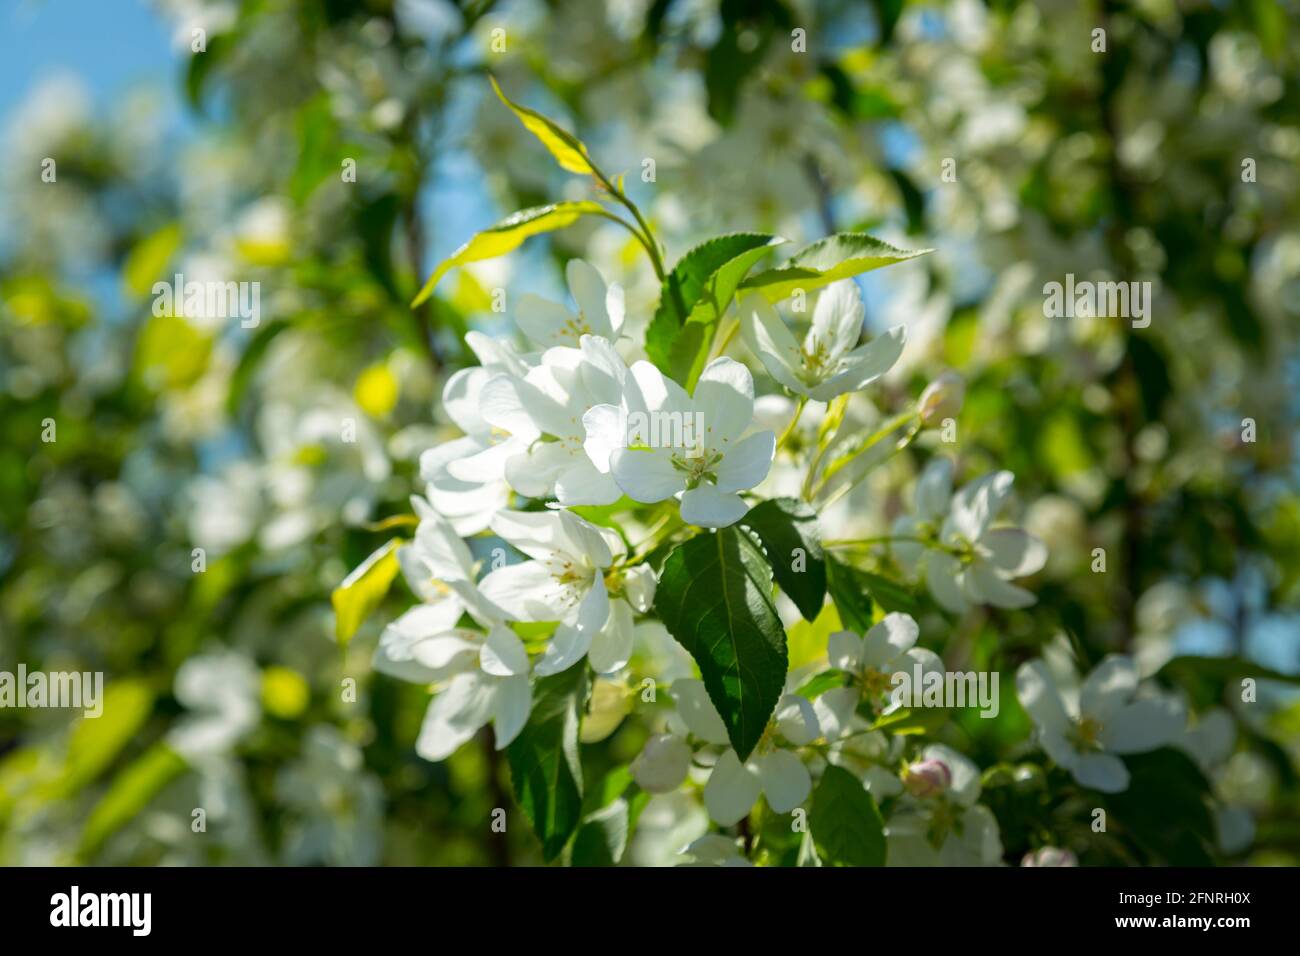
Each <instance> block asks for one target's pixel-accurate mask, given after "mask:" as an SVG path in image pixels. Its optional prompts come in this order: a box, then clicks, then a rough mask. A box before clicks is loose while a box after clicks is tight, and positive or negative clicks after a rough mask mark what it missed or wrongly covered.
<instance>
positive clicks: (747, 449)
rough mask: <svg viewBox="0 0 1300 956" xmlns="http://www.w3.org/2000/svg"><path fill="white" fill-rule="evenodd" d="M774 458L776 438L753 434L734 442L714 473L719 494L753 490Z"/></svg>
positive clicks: (769, 434)
mask: <svg viewBox="0 0 1300 956" xmlns="http://www.w3.org/2000/svg"><path fill="white" fill-rule="evenodd" d="M775 456H776V435H774V434H772V433H771V432H768V431H762V432H755V433H754V434H752V435H749V436H747V437H745V438H743V439H742V440H741V441H739V442H737V443H736V444H735V445H734V446H733V447H732V448H730V449H728V450H727V452H726V454H725V455H723V458H722V462H721V463H720V464H719V465H718V469H717V472H716V475H717V478H718V483H717V488H718V490H719V491H744V490H745V489H747V488H753V487H754V486H755V485H757V484H758V483H759V482H761V481H762V480H763V479H764V478H766V477H767V473H768V472H769V471H770V470H771V469H772V459H773V458H774V457H775Z"/></svg>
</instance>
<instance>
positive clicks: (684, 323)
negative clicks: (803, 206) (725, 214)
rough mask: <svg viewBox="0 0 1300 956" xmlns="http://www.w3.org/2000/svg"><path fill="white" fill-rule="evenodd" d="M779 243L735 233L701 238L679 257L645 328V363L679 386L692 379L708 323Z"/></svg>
mask: <svg viewBox="0 0 1300 956" xmlns="http://www.w3.org/2000/svg"><path fill="white" fill-rule="evenodd" d="M783 242H785V240H784V239H782V238H780V237H779V236H772V235H769V234H767V233H756V232H738V233H733V234H731V235H726V236H717V237H716V238H713V239H710V240H708V241H707V242H702V243H700V244H699V245H698V246H695V247H693V248H692V249H690V250H689V251H688V252H687V253H686V255H684V256H682V257H681V259H679V260H678V261H677V264H676V265H675V266H673V269H672V272H670V273H669V274H668V278H666V279H665V280H664V283H663V286H662V287H661V288H660V290H659V305H658V307H657V308H656V309H655V314H654V318H653V319H651V321H650V325H649V326H648V327H647V329H646V353H647V354H648V355H649V356H650V359H651V361H653V362H654V363H655V364H656V365H658V366H659V368H660V369H662V370H664V371H666V372H669V373H671V374H672V375H673V377H674V378H675V379H677V381H679V382H681V383H682V384H687V382H688V380H690V378H691V374H692V372H693V373H694V377H695V378H698V377H699V371H700V370H702V369H703V357H704V356H705V355H707V354H708V346H709V343H710V341H711V335H712V332H713V330H714V327H715V326H716V324H717V322H718V320H719V319H720V318H721V317H722V314H723V313H724V312H726V311H727V306H728V305H729V304H730V302H731V300H732V298H733V297H734V296H735V294H736V289H737V288H738V287H739V285H740V282H741V280H742V279H743V278H744V277H745V274H746V273H748V272H749V270H750V269H751V268H753V266H754V263H756V262H757V261H758V260H759V259H761V258H762V257H763V256H765V255H766V254H767V253H768V252H770V251H771V250H772V248H773V247H774V246H778V245H780V244H781V243H783ZM696 366H699V370H697V369H696ZM692 384H693V383H692Z"/></svg>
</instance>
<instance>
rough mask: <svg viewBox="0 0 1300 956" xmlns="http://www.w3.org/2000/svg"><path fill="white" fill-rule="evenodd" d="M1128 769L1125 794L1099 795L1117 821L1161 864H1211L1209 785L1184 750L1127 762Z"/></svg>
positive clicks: (1212, 832)
mask: <svg viewBox="0 0 1300 956" xmlns="http://www.w3.org/2000/svg"><path fill="white" fill-rule="evenodd" d="M1123 760H1124V763H1125V765H1126V766H1127V767H1128V771H1129V777H1130V779H1129V785H1128V789H1127V790H1125V791H1124V792H1123V793H1112V794H1100V795H1098V798H1097V799H1099V800H1101V801H1102V802H1103V804H1104V805H1105V806H1106V807H1107V808H1108V809H1109V810H1110V813H1111V815H1112V816H1113V817H1114V819H1115V821H1116V822H1117V823H1119V824H1120V825H1121V826H1122V827H1123V828H1124V829H1125V830H1127V831H1128V832H1129V833H1130V834H1131V835H1132V837H1133V839H1134V840H1135V841H1136V842H1137V843H1138V844H1139V845H1140V846H1142V847H1143V849H1145V850H1146V851H1147V852H1148V853H1151V854H1153V855H1154V856H1155V857H1156V858H1157V859H1156V862H1163V863H1168V864H1170V865H1173V866H1210V865H1212V864H1213V858H1212V857H1211V855H1210V849H1209V848H1210V847H1211V846H1213V844H1214V839H1215V824H1214V818H1213V816H1212V815H1211V813H1210V808H1209V804H1208V802H1207V800H1208V798H1209V795H1210V785H1209V782H1208V781H1207V780H1206V779H1205V776H1204V774H1202V773H1201V771H1200V769H1199V768H1198V767H1197V766H1196V764H1195V763H1193V762H1192V760H1191V759H1190V758H1189V757H1188V756H1187V755H1186V754H1184V753H1183V752H1182V751H1180V750H1175V749H1173V748H1172V747H1161V748H1160V749H1159V750H1153V751H1151V752H1150V753H1143V754H1128V755H1127V756H1125V757H1124V758H1123Z"/></svg>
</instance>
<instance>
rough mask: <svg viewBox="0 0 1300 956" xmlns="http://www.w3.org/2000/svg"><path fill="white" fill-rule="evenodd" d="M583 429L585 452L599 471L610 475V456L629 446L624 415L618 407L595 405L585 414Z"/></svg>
mask: <svg viewBox="0 0 1300 956" xmlns="http://www.w3.org/2000/svg"><path fill="white" fill-rule="evenodd" d="M582 427H583V432H584V433H585V434H586V436H587V438H586V440H585V441H584V442H583V443H582V448H583V451H585V452H586V453H587V457H588V458H589V459H590V460H591V463H592V464H593V465H595V466H596V470H597V471H599V472H601V473H602V474H608V473H609V469H610V463H609V456H610V454H612V453H613V451H614V449H615V448H622V447H624V445H626V444H627V442H626V440H625V439H626V423H625V421H624V419H623V415H622V413H621V412H620V411H619V408H618V406H617V405H593V406H592V407H591V408H589V409H587V411H586V412H584V413H583V416H582Z"/></svg>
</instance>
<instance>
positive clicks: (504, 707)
mask: <svg viewBox="0 0 1300 956" xmlns="http://www.w3.org/2000/svg"><path fill="white" fill-rule="evenodd" d="M532 709H533V689H532V687H531V686H530V685H529V683H528V678H527V677H507V678H506V679H504V680H501V681H498V682H497V694H496V704H495V706H494V708H493V714H492V733H493V735H494V736H495V737H496V749H497V750H504V749H505V748H506V747H508V746H510V744H511V742H512V741H514V739H515V738H516V737H518V736H519V731H521V730H523V729H524V725H525V724H527V723H528V714H529V712H530V711H531V710H532Z"/></svg>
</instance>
